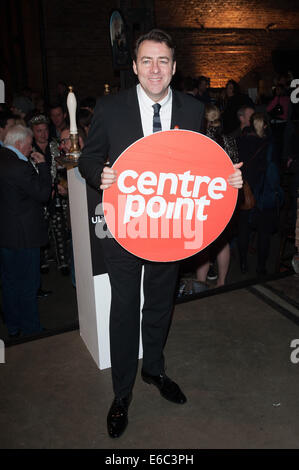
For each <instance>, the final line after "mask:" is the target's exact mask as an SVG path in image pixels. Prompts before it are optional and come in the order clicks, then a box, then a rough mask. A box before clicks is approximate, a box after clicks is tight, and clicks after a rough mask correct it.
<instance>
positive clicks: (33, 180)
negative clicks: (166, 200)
mask: <svg viewBox="0 0 299 470" xmlns="http://www.w3.org/2000/svg"><path fill="white" fill-rule="evenodd" d="M66 90H67V87H66V86H65V85H63V84H61V83H60V84H59V85H58V95H57V100H56V101H55V102H54V103H53V104H52V105H51V106H49V108H48V109H45V107H44V100H43V99H42V98H39V97H37V96H36V95H35V94H34V93H32V92H31V90H30V89H28V88H26V89H24V90H23V91H22V93H21V94H20V95H18V96H17V97H16V98H15V99H14V100H13V102H12V103H11V104H10V105H9V104H1V105H0V153H1V158H0V160H1V176H0V178H1V190H0V207H1V216H2V220H3V225H2V227H3V229H1V233H0V250H1V286H2V310H3V318H4V321H5V323H6V327H7V330H8V334H9V337H10V338H18V337H19V336H20V335H21V334H22V335H32V334H37V333H40V331H42V326H41V325H40V322H39V315H38V309H37V299H38V298H42V297H47V296H49V295H50V294H51V293H52V291H50V290H45V289H43V288H42V282H41V279H42V277H41V274H42V273H44V274H46V273H48V272H49V269H50V262H55V264H56V267H57V271H58V272H59V273H61V275H65V276H69V275H70V276H71V282H72V285H73V286H74V287H76V280H75V270H74V261H73V251H72V237H71V226H70V217H69V203H68V188H67V175H66V169H65V168H64V167H63V166H61V165H59V163H58V162H57V157H60V156H63V155H65V154H67V153H68V151H69V150H70V147H71V142H70V128H69V121H68V113H67V108H66V98H67V92H66ZM95 102H96V100H95V99H94V98H90V97H88V98H86V99H85V100H81V103H80V107H79V109H78V115H77V122H78V124H79V146H80V148H81V149H82V148H83V146H84V141H85V139H86V137H87V134H88V129H89V126H90V123H91V120H92V115H93V109H94V107H95ZM24 161H26V162H27V165H25V166H24ZM12 171H14V173H15V178H13V181H11V178H12ZM45 172H46V173H47V175H48V179H47V180H46V179H45ZM22 174H23V177H24V179H25V183H26V186H25V183H24V182H23V181H21V180H22ZM8 195H9V197H8ZM12 201H13V202H12ZM9 202H10V203H9ZM15 206H18V208H19V209H18V213H16V207H15ZM31 232H32V233H31ZM16 251H17V252H18V255H20V254H22V257H21V258H20V259H21V261H20V262H16V259H15V260H13V258H12V254H13V253H14V252H16ZM32 253H33V254H32ZM29 259H30V262H29V261H28V260H29ZM26 283H27V284H26ZM26 285H27V288H26ZM25 291H26V294H25ZM24 297H27V303H28V308H27V309H26V306H24V302H25V300H24ZM24 311H25V312H26V314H25V315H24ZM24 318H25V319H26V318H27V320H26V321H27V323H26V324H25V323H24Z"/></svg>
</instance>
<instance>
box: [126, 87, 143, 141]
mask: <svg viewBox="0 0 299 470" xmlns="http://www.w3.org/2000/svg"><path fill="white" fill-rule="evenodd" d="M127 105H128V110H129V116H130V121H131V122H132V124H133V125H132V129H131V132H133V134H134V135H132V142H135V141H136V140H139V139H141V137H143V129H142V121H141V114H140V109H139V103H138V97H137V89H136V86H135V87H132V88H129V89H128V96H127Z"/></svg>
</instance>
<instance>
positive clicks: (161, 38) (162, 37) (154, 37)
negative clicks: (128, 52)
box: [133, 29, 175, 62]
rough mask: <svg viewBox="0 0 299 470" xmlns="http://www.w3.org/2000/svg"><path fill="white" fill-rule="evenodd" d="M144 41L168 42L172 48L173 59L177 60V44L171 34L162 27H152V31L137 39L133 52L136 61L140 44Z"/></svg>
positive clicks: (167, 44)
mask: <svg viewBox="0 0 299 470" xmlns="http://www.w3.org/2000/svg"><path fill="white" fill-rule="evenodd" d="M144 41H154V42H160V43H164V44H166V46H168V47H169V49H171V50H172V59H173V61H175V45H174V43H173V40H172V38H171V36H170V35H169V34H167V33H165V31H162V30H161V29H152V30H151V31H149V32H148V33H146V34H143V35H142V36H140V37H139V38H138V39H137V41H136V44H135V49H134V52H133V58H134V61H135V62H136V59H137V54H138V49H139V46H140V44H141V43H142V42H144Z"/></svg>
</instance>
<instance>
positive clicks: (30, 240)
mask: <svg viewBox="0 0 299 470" xmlns="http://www.w3.org/2000/svg"><path fill="white" fill-rule="evenodd" d="M31 144H32V131H31V130H30V129H28V128H26V127H24V126H20V125H18V126H14V127H12V128H11V129H9V131H8V132H7V135H6V137H5V140H4V147H2V148H1V149H0V218H1V229H0V257H1V278H2V294H3V295H2V297H3V311H4V318H5V323H6V326H7V329H8V333H9V336H10V337H17V336H19V335H20V334H21V333H22V334H24V335H31V334H35V333H39V332H40V331H41V330H42V328H41V325H40V321H39V314H38V308H37V290H38V288H39V285H40V270H39V269H40V246H42V245H45V244H46V243H47V237H48V233H47V226H46V224H45V221H44V217H43V205H44V203H45V202H47V200H48V199H49V195H50V192H51V175H50V171H49V168H48V166H47V164H46V162H45V157H44V156H43V155H42V154H40V153H38V152H34V153H32V154H31V158H32V160H33V161H34V163H36V168H37V170H36V169H34V167H33V165H32V164H31V163H30V161H29V160H28V157H29V155H30V152H31V150H32V146H31Z"/></svg>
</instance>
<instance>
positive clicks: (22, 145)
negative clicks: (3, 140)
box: [15, 136, 32, 158]
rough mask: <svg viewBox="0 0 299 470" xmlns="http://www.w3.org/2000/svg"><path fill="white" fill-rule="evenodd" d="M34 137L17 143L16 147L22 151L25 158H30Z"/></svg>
mask: <svg viewBox="0 0 299 470" xmlns="http://www.w3.org/2000/svg"><path fill="white" fill-rule="evenodd" d="M31 144H32V137H31V136H28V137H26V139H25V140H23V141H18V142H16V144H15V147H16V148H17V149H18V150H20V152H21V153H22V154H23V155H24V156H25V157H27V158H28V157H29V155H30V153H31V151H32V145H31Z"/></svg>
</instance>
